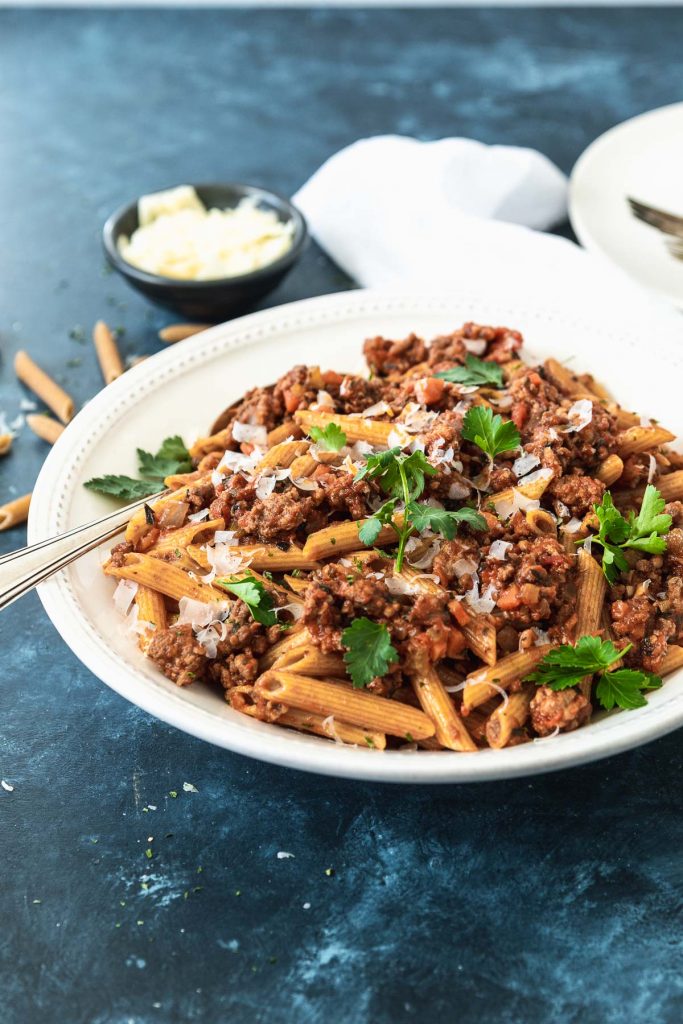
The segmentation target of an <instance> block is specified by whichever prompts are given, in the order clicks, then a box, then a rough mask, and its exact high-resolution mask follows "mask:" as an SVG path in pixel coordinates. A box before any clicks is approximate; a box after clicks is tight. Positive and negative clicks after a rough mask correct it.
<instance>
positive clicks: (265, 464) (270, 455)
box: [256, 441, 310, 473]
mask: <svg viewBox="0 0 683 1024" xmlns="http://www.w3.org/2000/svg"><path fill="white" fill-rule="evenodd" d="M309 447H310V441H281V442H280V444H275V445H273V447H272V448H269V449H268V451H267V452H266V454H265V455H264V456H263V458H262V459H261V461H260V462H259V464H258V466H257V467H256V473H261V472H263V470H264V469H275V468H276V467H282V468H283V469H287V468H288V467H289V466H291V465H292V463H293V462H294V460H295V459H297V458H298V457H299V456H300V455H304V454H305V453H306V452H307V451H308V449H309Z"/></svg>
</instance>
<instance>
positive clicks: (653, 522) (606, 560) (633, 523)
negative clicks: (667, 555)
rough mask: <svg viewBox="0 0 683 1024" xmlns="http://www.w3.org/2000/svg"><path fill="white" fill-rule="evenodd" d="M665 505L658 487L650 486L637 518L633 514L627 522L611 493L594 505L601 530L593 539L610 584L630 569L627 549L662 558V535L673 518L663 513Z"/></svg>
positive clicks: (667, 530) (663, 548)
mask: <svg viewBox="0 0 683 1024" xmlns="http://www.w3.org/2000/svg"><path fill="white" fill-rule="evenodd" d="M665 504H666V503H665V501H664V498H663V497H662V495H661V494H660V493H659V491H658V490H657V488H656V487H653V485H652V484H648V485H647V487H646V488H645V493H644V494H643V500H642V502H641V505H640V512H639V513H638V515H637V516H636V515H635V514H634V513H633V512H631V513H630V514H629V517H628V519H625V518H624V516H622V514H621V512H620V511H619V509H617V508H615V505H614V502H613V500H612V495H611V494H610V492H609V491H605V493H604V495H603V498H602V501H601V502H600V504H599V505H594V506H593V509H594V511H595V514H596V516H597V517H598V521H599V523H600V529H599V531H598V533H597V534H596V535H595V536H593V537H592V538H591V539H592V541H593V542H594V543H597V544H600V545H601V546H602V549H603V552H602V571H603V572H604V574H605V576H606V577H607V580H608V582H609V583H610V584H614V583H616V581H617V579H618V577H619V573H620V572H625V571H626V570H627V569H628V562H627V560H626V558H625V556H624V554H623V549H624V548H632V549H634V550H636V551H645V552H646V553H647V554H650V555H661V554H663V552H664V551H666V540H665V538H664V536H662V535H663V534H666V533H668V532H669V530H670V529H671V522H672V519H671V516H670V515H668V514H666V513H664V507H665Z"/></svg>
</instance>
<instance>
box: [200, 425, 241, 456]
mask: <svg viewBox="0 0 683 1024" xmlns="http://www.w3.org/2000/svg"><path fill="white" fill-rule="evenodd" d="M231 442H232V425H230V426H228V427H224V428H223V429H222V430H219V431H218V433H216V434H211V435H209V437H200V438H198V440H196V441H195V443H194V444H193V445H192V447H191V448H190V455H191V457H192V458H193V459H195V460H197V459H201V458H202V456H204V455H208V454H209V453H210V452H224V451H225V449H226V448H227V447H228V445H229V444H230V443H231Z"/></svg>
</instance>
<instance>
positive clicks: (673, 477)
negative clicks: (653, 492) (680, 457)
mask: <svg viewBox="0 0 683 1024" xmlns="http://www.w3.org/2000/svg"><path fill="white" fill-rule="evenodd" d="M657 489H658V490H659V491H660V493H661V495H662V497H663V498H664V500H665V501H681V500H683V469H677V470H676V471H675V472H674V473H667V474H666V475H665V476H662V477H660V478H659V480H658V481H657Z"/></svg>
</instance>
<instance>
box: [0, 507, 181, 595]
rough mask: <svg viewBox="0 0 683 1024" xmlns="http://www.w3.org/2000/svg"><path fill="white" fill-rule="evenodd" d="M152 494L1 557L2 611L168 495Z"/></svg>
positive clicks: (0, 585) (0, 588) (0, 591)
mask: <svg viewBox="0 0 683 1024" xmlns="http://www.w3.org/2000/svg"><path fill="white" fill-rule="evenodd" d="M167 493H168V492H167V491H160V492H159V494H150V495H149V497H147V498H141V499H140V501H134V502H133V503H132V504H131V505H126V506H125V508H119V509H117V510H116V511H115V512H110V513H109V515H106V516H103V517H102V518H101V519H96V520H95V521H94V522H92V523H86V524H85V526H77V527H76V528H75V529H73V530H69V531H68V532H67V533H62V534H60V535H59V536H58V537H48V539H47V540H41V541H38V543H37V544H31V545H30V546H29V547H26V548H19V549H18V550H17V551H10V552H9V554H7V555H4V556H3V557H2V558H0V610H1V609H3V608H6V607H7V605H9V604H12V602H13V601H16V600H17V599H18V598H20V597H23V596H24V594H27V593H28V592H29V590H33V588H34V587H37V586H38V584H39V583H43V582H44V581H45V580H47V579H49V578H50V576H54V574H55V573H56V572H59V570H60V569H64V568H65V566H67V565H70V564H71V562H75V560H76V559H77V558H80V557H81V555H85V554H86V553H87V552H88V551H92V549H93V548H96V547H97V546H98V544H102V543H103V541H105V540H110V539H111V538H112V537H115V536H116V534H117V533H120V531H121V530H122V529H123V527H124V526H125V525H126V523H127V522H128V520H129V519H130V517H131V515H132V514H133V512H137V510H138V509H140V508H144V506H145V505H147V504H148V503H149V502H153V501H156V500H157V499H158V498H161V497H163V495H164V494H167Z"/></svg>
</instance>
